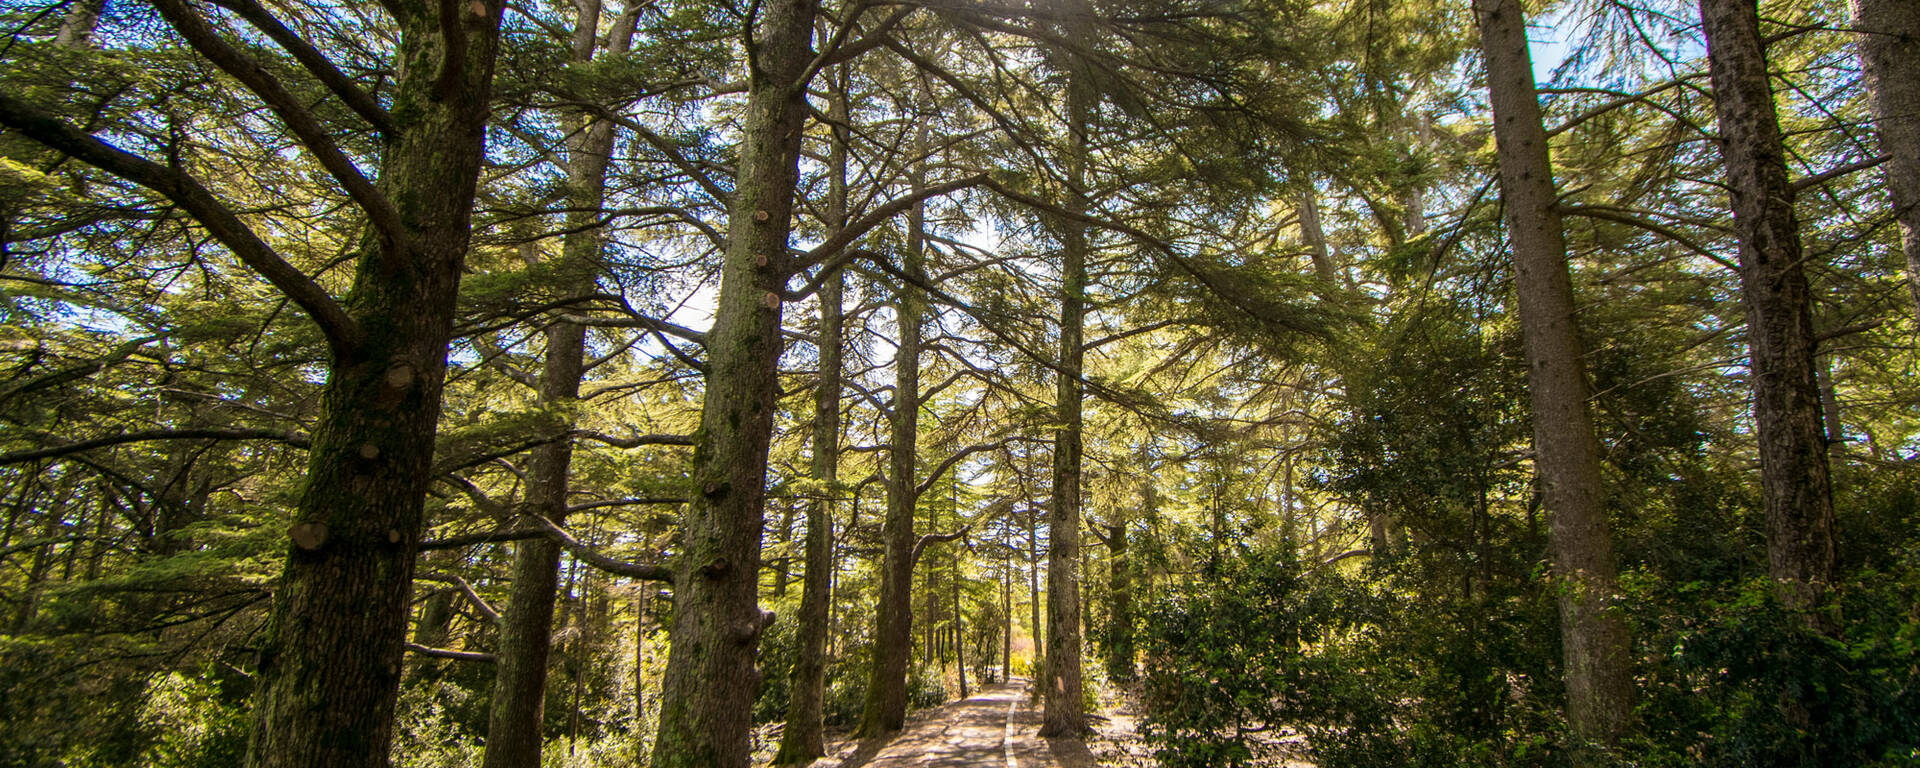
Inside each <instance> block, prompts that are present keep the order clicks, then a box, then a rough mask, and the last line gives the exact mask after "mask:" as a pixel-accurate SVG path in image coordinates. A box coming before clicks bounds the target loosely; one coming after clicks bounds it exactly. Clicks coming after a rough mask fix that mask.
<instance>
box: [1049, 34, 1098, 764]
mask: <svg viewBox="0 0 1920 768" xmlns="http://www.w3.org/2000/svg"><path fill="white" fill-rule="evenodd" d="M1086 77H1087V76H1086V74H1085V73H1082V72H1074V73H1072V74H1071V75H1070V76H1069V79H1068V83H1067V130H1068V133H1069V134H1070V135H1069V139H1068V140H1069V146H1068V148H1067V158H1066V170H1067V192H1066V194H1067V200H1066V205H1065V207H1066V209H1067V211H1068V212H1069V213H1074V214H1084V213H1085V212H1086V211H1087V209H1088V208H1089V207H1090V206H1089V201H1088V199H1087V192H1086V177H1087V155H1088V153H1089V151H1090V148H1089V146H1088V143H1089V137H1088V131H1089V130H1090V129H1091V124H1092V120H1093V109H1094V99H1095V98H1096V96H1095V95H1094V93H1093V89H1092V84H1091V83H1088V82H1086ZM1060 227H1061V236H1060V276H1061V278H1060V279H1061V290H1060V367H1059V370H1058V371H1057V372H1056V373H1055V374H1054V375H1055V378H1056V382H1055V398H1054V409H1055V410H1054V421H1055V423H1056V425H1057V427H1058V429H1059V432H1057V433H1056V435H1055V437H1054V442H1053V508H1052V510H1050V513H1051V514H1050V515H1049V517H1048V518H1047V538H1048V540H1049V542H1050V544H1051V546H1049V547H1048V549H1047V646H1048V647H1049V648H1052V649H1053V652H1052V653H1049V654H1047V657H1046V659H1047V663H1046V672H1047V673H1046V675H1045V677H1044V679H1045V681H1046V683H1045V694H1044V697H1045V699H1044V700H1045V706H1044V707H1043V713H1042V720H1041V725H1040V735H1042V736H1078V735H1080V734H1083V733H1085V732H1086V731H1087V714H1086V703H1085V702H1084V701H1082V699H1081V698H1080V696H1081V687H1082V681H1081V669H1080V641H1081V635H1080V576H1079V572H1078V571H1079V565H1080V563H1079V561H1080V464H1081V450H1082V445H1081V436H1080V428H1081V423H1082V418H1081V405H1080V398H1081V383H1080V372H1081V367H1082V364H1083V362H1084V361H1085V358H1086V349H1085V348H1084V346H1083V341H1084V332H1085V328H1084V324H1085V321H1086V311H1087V310H1086V302H1087V229H1086V226H1085V225H1084V224H1082V223H1080V222H1078V221H1062V222H1061V223H1060Z"/></svg>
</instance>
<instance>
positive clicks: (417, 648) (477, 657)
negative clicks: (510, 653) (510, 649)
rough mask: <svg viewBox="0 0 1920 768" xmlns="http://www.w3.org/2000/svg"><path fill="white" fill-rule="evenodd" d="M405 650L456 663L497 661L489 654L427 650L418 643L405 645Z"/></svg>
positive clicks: (440, 649) (489, 662)
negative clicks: (452, 660) (451, 660)
mask: <svg viewBox="0 0 1920 768" xmlns="http://www.w3.org/2000/svg"><path fill="white" fill-rule="evenodd" d="M407 650H409V651H413V652H414V653H417V654H420V655H422V656H431V657H433V658H436V659H454V660H456V661H478V662H482V663H486V664H492V663H494V662H495V661H497V659H496V658H494V655H493V654H491V653H476V652H473V651H455V650H450V649H447V648H428V647H426V646H424V645H421V644H419V643H407Z"/></svg>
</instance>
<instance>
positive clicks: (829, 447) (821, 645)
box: [773, 67, 852, 765]
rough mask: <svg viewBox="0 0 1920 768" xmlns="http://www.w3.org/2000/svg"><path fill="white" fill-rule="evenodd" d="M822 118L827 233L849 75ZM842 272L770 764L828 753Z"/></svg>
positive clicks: (834, 224) (843, 168)
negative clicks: (790, 658) (788, 675)
mask: <svg viewBox="0 0 1920 768" xmlns="http://www.w3.org/2000/svg"><path fill="white" fill-rule="evenodd" d="M827 116H828V119H829V121H830V122H831V123H832V126H831V129H832V135H833V143H832V146H831V147H829V148H828V154H827V185H828V186H827V228H828V230H829V231H830V232H833V233H838V232H839V231H840V229H841V228H842V227H845V226H846V223H847V145H848V144H849V143H851V140H852V137H851V136H850V135H849V131H848V130H847V119H848V116H847V72H846V68H845V67H841V68H839V69H838V70H837V71H836V72H835V76H834V82H833V87H832V92H831V95H830V96H829V104H828V106H827ZM845 295H846V280H845V275H844V274H843V273H842V272H841V271H840V270H839V269H835V270H834V271H833V273H832V274H829V275H827V278H826V280H825V281H824V282H822V283H821V286H820V341H819V349H820V376H819V382H818V383H817V384H816V385H815V388H814V393H813V465H812V467H811V469H812V471H813V479H814V480H815V481H817V482H819V483H820V487H821V490H820V497H819V498H815V499H813V500H812V501H810V502H809V503H808V504H807V544H806V547H807V549H806V573H805V575H804V577H803V578H804V579H805V581H804V582H802V584H801V587H800V611H799V615H798V616H797V617H796V620H797V623H798V624H799V629H798V634H799V637H798V638H797V644H798V645H799V651H798V657H797V658H796V659H795V660H794V663H793V673H792V684H791V685H790V686H788V688H789V690H790V691H791V694H790V697H789V699H788V700H787V725H786V730H785V731H783V732H782V733H781V735H780V751H779V753H778V754H776V755H775V756H774V758H773V764H774V765H807V764H809V763H811V762H813V760H814V759H815V758H818V757H821V756H823V755H825V754H826V753H827V745H826V737H825V734H824V729H825V720H824V716H825V715H824V713H825V702H826V679H827V678H826V672H827V664H826V648H827V609H828V606H829V605H830V603H831V600H832V595H831V594H830V588H831V587H832V586H833V570H834V564H833V502H832V500H831V498H829V497H831V496H833V495H836V494H837V493H838V491H837V490H836V489H835V485H836V484H837V483H838V482H839V473H840V378H841V371H842V368H843V363H842V359H841V347H842V346H843V345H844V343H845V342H844V340H843V338H842V337H843V336H844V335H845V331H844V321H845V319H844V317H843V315H842V311H843V310H842V308H841V304H842V303H843V301H844V300H845Z"/></svg>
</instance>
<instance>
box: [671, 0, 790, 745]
mask: <svg viewBox="0 0 1920 768" xmlns="http://www.w3.org/2000/svg"><path fill="white" fill-rule="evenodd" d="M818 8H819V5H818V3H817V1H816V0H774V1H773V2H770V3H767V4H765V5H764V6H762V8H761V16H760V20H759V22H758V23H757V24H756V25H755V32H756V34H754V35H753V42H754V44H755V46H756V47H755V50H754V57H753V58H754V63H755V66H753V67H752V68H751V72H750V75H749V82H748V86H747V104H746V112H745V115H744V117H743V120H742V125H741V133H742V137H743V142H742V146H741V149H740V155H739V159H738V161H737V163H738V169H739V170H738V176H737V178H738V182H737V184H736V186H735V190H734V196H733V201H732V206H731V208H730V210H729V212H728V223H727V251H726V256H725V259H724V262H723V264H722V268H721V278H720V297H719V300H718V303H717V304H716V306H715V310H714V311H715V317H714V325H713V330H712V331H711V332H710V333H709V334H708V337H707V354H708V359H707V366H708V372H707V377H706V397H705V401H704V403H703V404H702V407H701V411H700V432H699V435H700V437H699V444H698V447H696V449H695V451H694V459H693V464H694V466H693V482H694V488H695V494H694V498H693V500H692V502H691V503H689V504H688V505H687V507H686V511H685V513H684V514H683V517H682V518H681V554H680V557H679V560H678V562H677V563H676V565H675V579H674V609H673V624H672V628H671V630H670V632H669V642H670V645H671V647H670V649H669V651H668V653H667V669H666V674H665V678H664V680H663V681H662V683H661V696H660V700H661V706H660V730H659V734H658V736H657V737H656V738H655V741H654V748H653V765H654V766H655V768H745V767H746V766H747V764H748V762H749V760H750V754H749V752H750V743H751V742H750V739H749V735H750V733H749V732H750V731H751V730H752V728H753V715H752V706H753V697H754V692H755V691H756V689H757V688H758V687H759V683H760V672H759V670H758V669H756V668H755V666H754V649H755V648H756V647H757V646H758V645H759V643H760V635H761V633H762V632H763V631H764V630H765V629H766V625H767V623H768V621H769V620H770V619H771V618H772V617H771V614H763V613H762V612H761V611H760V606H759V595H758V594H757V593H758V588H759V581H760V580H759V573H760V529H761V527H762V526H763V525H764V524H765V501H766V481H767V446H768V443H769V442H770V441H771V439H772V435H773V411H774V406H775V399H776V397H777V394H778V392H779V387H778V386H777V382H776V379H775V374H776V367H777V364H778V363H779V361H780V349H781V338H780V313H781V308H782V304H783V300H782V298H781V296H782V291H784V290H785V288H786V282H787V278H788V277H790V276H791V275H792V269H793V265H792V261H793V259H792V257H791V256H790V255H789V254H788V247H789V243H788V238H789V236H790V235H791V234H792V231H793V208H794V205H793V198H794V190H795V189H796V188H797V187H798V185H799V177H800V171H799V160H800V147H801V139H802V136H803V129H804V128H805V125H806V118H807V101H806V95H807V84H806V82H805V79H806V77H805V76H806V74H807V70H808V64H809V62H810V61H811V60H812V59H813V57H814V51H813V44H812V32H813V22H814V15H815V13H816V12H817V11H818Z"/></svg>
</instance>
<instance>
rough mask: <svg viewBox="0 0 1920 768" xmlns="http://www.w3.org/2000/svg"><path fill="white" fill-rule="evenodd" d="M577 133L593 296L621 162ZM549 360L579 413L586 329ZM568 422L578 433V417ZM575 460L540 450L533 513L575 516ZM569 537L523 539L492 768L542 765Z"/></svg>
mask: <svg viewBox="0 0 1920 768" xmlns="http://www.w3.org/2000/svg"><path fill="white" fill-rule="evenodd" d="M600 15H601V6H600V2H599V0H583V1H582V2H581V3H580V4H579V16H578V18H577V19H576V21H575V28H574V38H573V63H574V65H575V66H582V65H585V64H588V63H591V62H592V60H593V55H594V49H595V48H596V47H597V46H598V43H597V33H598V30H599V26H600ZM615 26H616V32H615V33H614V35H613V36H611V38H610V39H609V40H608V49H609V51H611V52H612V53H616V54H618V53H621V52H624V51H625V50H626V48H627V45H628V43H629V42H630V38H631V35H632V33H633V27H632V26H631V25H625V26H624V34H622V33H621V32H620V31H619V30H620V29H621V28H622V25H615ZM570 117H571V120H570V122H571V123H572V124H573V127H574V128H576V129H577V130H576V131H575V132H574V134H573V136H574V138H572V139H571V140H570V141H569V142H568V144H569V146H568V152H567V176H568V184H569V187H570V188H569V190H568V193H569V197H570V198H571V199H570V201H569V202H570V203H571V206H572V210H571V212H570V213H568V214H567V232H568V234H567V235H566V237H565V239H564V240H563V241H562V244H561V254H560V259H561V262H560V266H559V269H560V271H561V273H562V274H563V275H564V278H563V279H564V280H565V282H566V284H567V285H566V288H565V290H566V292H567V295H568V296H569V297H571V298H578V297H581V296H586V295H589V294H591V293H592V292H593V290H594V283H595V279H594V276H595V275H596V273H597V272H598V270H599V261H600V250H601V235H600V230H599V228H598V227H597V226H596V224H597V222H598V220H599V216H600V213H599V211H600V208H601V207H602V203H603V202H604V201H605V199H606V188H607V167H608V165H609V164H610V163H611V162H612V153H613V142H614V138H615V131H614V126H613V124H612V123H610V122H607V121H604V120H595V119H592V118H590V117H587V116H585V115H573V116H570ZM546 340H547V349H546V360H545V361H544V364H543V368H542V371H541V375H540V391H539V402H540V405H541V407H542V408H543V409H546V410H548V411H549V412H552V413H559V414H572V413H573V412H574V407H573V403H574V402H575V401H577V400H578V398H579V396H580V379H581V377H582V376H584V375H585V373H586V367H585V366H586V327H585V326H582V325H580V324H578V323H569V322H565V321H561V322H556V323H554V324H552V325H549V326H548V327H547V330H546ZM561 419H562V420H563V421H564V422H565V423H564V424H562V425H560V426H561V427H562V428H564V429H571V428H572V427H573V421H574V419H573V418H572V416H571V415H565V416H561ZM572 464H573V441H571V440H556V441H554V442H551V443H547V444H545V445H541V446H539V447H537V448H534V449H533V457H532V460H531V461H530V462H529V466H528V468H527V499H526V509H527V511H528V512H529V513H531V514H534V515H538V516H541V517H544V518H546V519H548V520H551V521H553V522H554V523H556V524H559V523H564V522H565V520H566V517H567V490H568V481H567V480H568V475H569V473H570V471H571V469H572ZM560 549H561V546H560V542H558V541H556V540H554V539H551V538H538V539H531V540H528V541H523V542H520V543H519V544H517V545H516V546H515V548H514V558H513V587H512V592H511V593H510V597H509V598H508V602H507V610H506V613H505V621H504V622H503V623H502V626H501V631H500V650H499V652H498V654H497V657H498V659H499V661H498V663H497V664H495V666H494V669H495V673H494V682H493V700H492V705H491V711H490V717H489V719H488V724H487V748H486V754H485V757H484V759H483V762H482V765H483V766H484V768H538V766H539V765H540V754H541V747H542V746H543V744H544V742H545V739H544V738H543V735H542V725H543V724H544V722H545V717H544V716H543V713H544V710H545V707H546V695H547V672H548V666H549V665H548V657H549V655H550V654H551V653H552V637H553V608H554V593H555V590H556V589H557V588H558V585H559V581H558V576H559V566H560Z"/></svg>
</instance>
